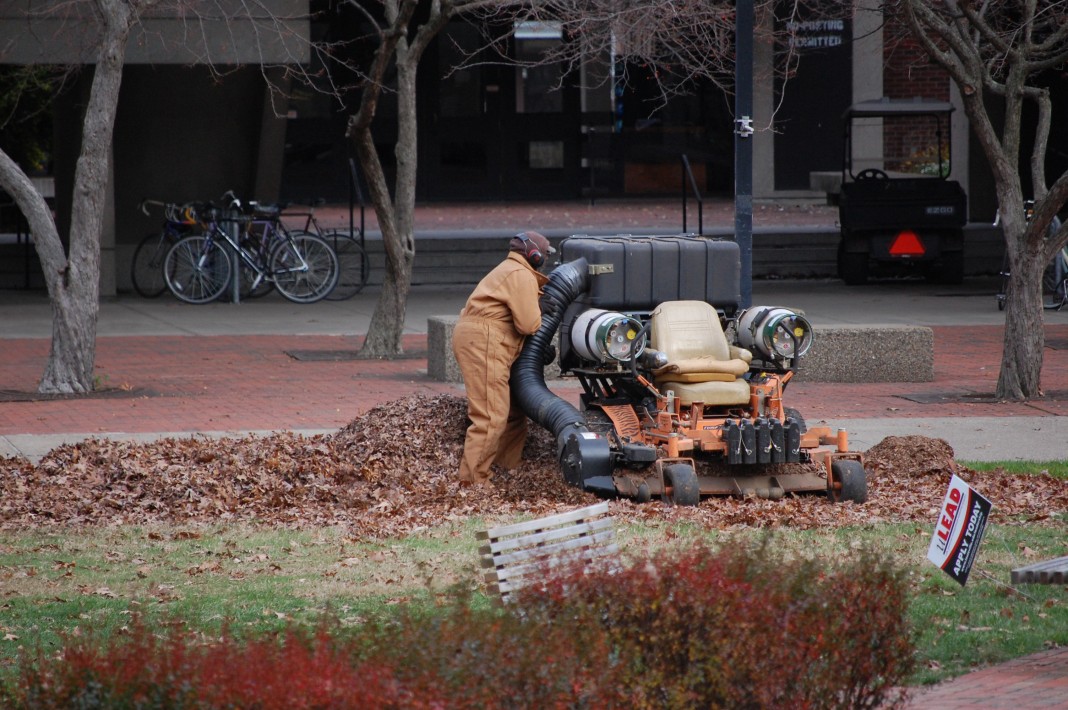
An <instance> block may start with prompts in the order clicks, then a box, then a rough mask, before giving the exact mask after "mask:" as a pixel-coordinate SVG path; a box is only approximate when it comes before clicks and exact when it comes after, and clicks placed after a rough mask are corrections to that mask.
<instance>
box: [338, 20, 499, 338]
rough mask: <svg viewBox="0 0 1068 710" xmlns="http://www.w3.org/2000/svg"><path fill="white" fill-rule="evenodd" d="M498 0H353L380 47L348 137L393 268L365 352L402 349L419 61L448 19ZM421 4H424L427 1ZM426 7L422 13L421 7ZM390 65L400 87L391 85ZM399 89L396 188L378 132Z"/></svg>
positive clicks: (411, 249)
mask: <svg viewBox="0 0 1068 710" xmlns="http://www.w3.org/2000/svg"><path fill="white" fill-rule="evenodd" d="M496 1H497V0H434V1H433V2H431V3H429V4H427V3H421V2H419V0H383V2H382V4H381V12H380V13H378V12H372V11H371V10H370V9H369V8H368V7H367V6H366V5H367V4H366V3H364V2H360V0H348V2H349V4H350V5H351V6H352V7H353V8H355V9H356V10H357V11H358V12H360V13H361V14H362V15H363V16H364V18H365V20H366V22H367V24H368V25H369V26H370V27H372V28H373V29H374V41H375V42H376V43H377V44H376V49H375V53H374V58H373V60H372V62H371V65H370V67H369V68H368V69H367V70H366V71H365V72H364V82H363V91H362V93H361V95H360V105H359V108H358V110H357V111H356V113H355V114H354V115H353V116H352V117H351V118H350V119H349V127H348V137H349V138H350V139H351V140H352V141H353V142H354V143H355V145H356V151H357V155H358V156H359V159H360V166H361V168H362V169H363V173H364V177H365V179H366V180H367V187H368V192H370V194H371V203H372V204H373V205H374V209H375V214H376V216H377V217H378V224H379V228H380V229H381V231H382V244H383V248H384V250H385V255H386V273H385V277H384V279H383V283H382V292H381V294H380V296H379V299H378V304H377V305H376V307H375V312H374V315H373V316H371V323H370V325H369V326H368V329H367V337H366V338H365V340H364V344H363V347H362V348H361V349H360V356H361V357H368V358H371V357H388V356H392V355H397V354H400V353H401V352H402V351H403V348H402V345H401V335H402V334H403V332H404V314H405V310H406V308H407V301H408V293H409V291H410V290H411V283H412V265H413V264H414V262H415V183H416V172H417V169H418V158H417V156H418V141H417V138H416V136H417V132H418V131H417V128H418V123H417V118H416V77H417V73H418V69H419V62H420V60H421V59H422V57H423V53H424V52H425V51H426V48H427V46H428V45H429V44H430V42H431V40H432V39H434V37H436V36H437V35H438V33H440V32H441V30H442V29H444V28H445V26H446V25H447V24H448V23H449V21H450V20H451V19H452V18H454V17H457V16H459V15H460V14H462V13H464V12H468V11H474V10H476V9H478V8H480V7H484V6H487V5H492V4H494V3H495V2H496ZM420 6H422V8H420ZM417 9H418V10H419V12H420V14H419V17H418V19H413V18H415V17H416V11H417ZM391 70H395V72H396V85H395V87H389V88H387V86H386V78H387V75H388V74H389V73H390V71H391ZM387 90H395V91H396V96H397V103H398V106H397V143H396V146H395V148H394V150H395V157H396V165H397V172H396V177H395V182H394V189H393V191H392V193H391V191H390V186H389V184H388V181H387V179H386V174H385V171H384V170H383V168H382V161H381V158H380V156H379V155H378V149H377V148H376V146H375V143H374V138H373V136H372V133H371V129H372V125H373V124H374V120H375V115H376V113H377V111H378V105H379V101H380V99H381V97H382V92H383V91H387Z"/></svg>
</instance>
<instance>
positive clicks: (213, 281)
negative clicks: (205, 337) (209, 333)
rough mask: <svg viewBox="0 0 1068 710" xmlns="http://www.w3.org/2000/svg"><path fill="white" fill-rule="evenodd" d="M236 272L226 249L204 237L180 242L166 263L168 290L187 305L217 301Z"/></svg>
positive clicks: (183, 239) (172, 249)
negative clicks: (232, 274) (231, 275)
mask: <svg viewBox="0 0 1068 710" xmlns="http://www.w3.org/2000/svg"><path fill="white" fill-rule="evenodd" d="M232 272H233V265H232V264H231V263H230V256H229V255H228V254H227V253H226V249H224V248H222V247H221V246H220V245H219V244H217V243H215V242H214V241H213V240H211V239H210V238H208V237H206V236H204V235H203V234H194V235H192V236H188V237H184V238H182V239H179V240H178V243H177V244H175V245H174V246H173V247H171V250H170V251H169V252H167V258H166V259H165V260H164V262H163V275H164V278H166V280H167V287H168V288H170V290H171V293H173V294H174V295H175V297H177V298H178V299H179V300H182V301H185V302H186V303H208V302H209V301H214V300H215V299H216V298H218V297H219V296H221V295H222V293H223V292H224V291H225V290H226V288H227V286H229V285H230V274H231V273H232Z"/></svg>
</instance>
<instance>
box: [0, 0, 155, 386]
mask: <svg viewBox="0 0 1068 710" xmlns="http://www.w3.org/2000/svg"><path fill="white" fill-rule="evenodd" d="M97 10H98V12H99V15H98V18H99V20H100V23H101V27H100V28H101V33H100V45H99V52H98V55H97V62H96V65H95V67H94V70H93V81H92V84H91V88H90V92H89V101H88V105H87V106H86V111H85V117H84V119H83V124H82V145H81V153H80V154H79V156H78V162H77V165H76V167H75V171H74V194H73V196H72V197H73V199H72V212H71V230H70V249H69V254H68V253H67V252H65V251H64V249H63V244H62V242H61V240H60V238H59V232H58V231H57V229H56V224H55V219H54V218H53V216H52V213H51V210H50V209H49V208H48V205H47V204H46V203H45V201H44V198H43V197H41V195H40V193H39V192H37V190H36V189H34V187H33V184H32V183H31V182H30V180H29V178H27V177H26V174H25V172H24V171H23V170H22V169H21V168H19V167H18V165H16V164H15V163H14V162H13V161H11V159H10V158H9V157H8V156H7V155H5V154H3V153H0V185H2V186H3V188H4V189H5V190H7V192H9V193H10V194H11V195H12V196H13V197H14V199H15V202H16V203H17V204H18V206H19V209H20V210H21V211H22V214H23V215H24V216H25V217H26V221H27V222H28V223H29V226H30V231H31V233H32V234H33V241H34V246H35V248H36V250H37V255H38V257H39V258H40V260H41V267H42V269H43V271H44V278H45V285H46V286H47V287H48V295H49V297H50V299H51V302H52V346H51V349H50V350H49V354H48V361H47V362H46V363H45V371H44V376H43V377H42V378H41V382H40V383H39V384H38V388H37V389H38V391H39V392H42V393H57V394H72V393H83V392H90V391H92V389H93V384H94V383H93V365H94V361H95V356H96V320H97V314H98V312H99V310H100V235H101V230H102V229H103V213H104V198H105V195H106V193H107V185H108V176H109V172H110V157H111V139H112V133H113V129H114V126H115V113H116V109H117V106H118V102H119V86H120V84H121V82H122V67H123V63H124V61H125V52H126V40H127V37H128V35H129V30H130V26H131V23H132V22H133V20H135V19H136V17H137V14H138V13H139V11H140V6H139V4H138V3H136V2H133V3H131V2H129V1H127V0H100V2H98V3H97Z"/></svg>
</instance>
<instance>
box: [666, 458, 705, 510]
mask: <svg viewBox="0 0 1068 710" xmlns="http://www.w3.org/2000/svg"><path fill="white" fill-rule="evenodd" d="M664 483H665V484H666V485H667V486H670V487H671V495H670V500H671V502H672V503H674V504H675V505H697V504H698V503H700V502H701V486H700V484H698V482H697V474H696V473H695V472H694V470H693V467H692V466H690V465H689V464H685V463H673V464H670V465H668V466H665V467H664Z"/></svg>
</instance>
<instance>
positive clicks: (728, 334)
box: [511, 236, 867, 505]
mask: <svg viewBox="0 0 1068 710" xmlns="http://www.w3.org/2000/svg"><path fill="white" fill-rule="evenodd" d="M560 254H561V264H560V265H559V266H557V267H556V268H555V269H554V270H553V272H552V273H551V274H550V275H549V283H548V284H547V285H546V286H545V288H544V290H543V294H542V297H541V309H542V326H541V328H540V329H539V330H538V332H537V333H535V334H534V335H532V336H530V337H529V338H528V339H527V342H526V344H525V345H524V347H523V351H522V353H521V354H520V356H519V358H518V360H516V363H515V365H514V366H513V369H512V380H511V382H512V396H513V398H514V399H515V401H516V402H517V403H518V404H519V406H520V407H521V408H522V409H523V411H524V412H526V414H527V416H529V417H530V418H531V419H533V420H534V421H536V422H538V423H539V424H541V425H542V426H544V427H545V428H546V429H548V430H549V431H550V432H552V433H553V435H555V436H556V441H557V452H558V455H559V460H560V467H561V470H562V473H563V475H564V478H565V479H566V480H567V482H568V483H570V484H572V485H574V486H577V487H579V488H582V489H584V490H588V491H592V492H595V493H598V494H602V495H610V496H616V495H619V496H626V497H631V498H634V499H636V500H638V501H648V500H650V499H651V498H652V497H654V496H657V497H661V498H664V499H666V500H670V501H672V502H674V503H676V504H679V505H696V504H697V503H698V502H699V501H700V497H701V496H702V495H737V496H758V497H762V498H771V499H776V498H781V497H782V496H784V495H786V494H788V493H797V492H825V493H826V494H827V495H828V496H829V497H830V499H831V500H833V501H843V500H849V501H854V502H857V503H862V502H864V500H865V499H866V497H867V474H866V472H865V470H864V465H863V457H862V455H861V454H860V453H858V452H855V451H850V450H849V440H848V435H847V434H846V432H844V431H834V432H832V431H831V430H830V428H828V427H825V426H813V427H807V426H806V424H805V420H804V418H803V417H802V415H801V414H800V413H799V412H797V411H796V410H795V409H792V408H791V407H789V406H787V405H786V403H785V399H784V391H785V389H786V386H787V384H788V383H789V382H790V379H791V378H792V377H793V376H794V373H795V372H796V371H797V367H798V363H799V361H800V360H801V358H802V357H804V355H805V354H806V353H807V352H808V350H809V348H810V347H811V345H812V339H813V332H812V326H811V325H810V324H809V322H808V321H807V320H806V319H805V317H804V315H803V314H802V313H799V312H797V311H795V310H792V309H789V308H782V307H768V306H752V307H749V308H745V309H741V308H739V304H740V301H741V296H740V288H739V278H740V277H739V274H740V270H741V269H740V253H739V249H738V245H737V244H736V243H735V242H733V241H728V240H720V239H706V238H701V237H691V236H674V237H636V236H614V237H585V236H581V237H570V238H568V239H565V240H564V241H563V243H562V244H561V249H560ZM557 333H559V349H558V350H559V354H558V358H559V365H560V370H561V373H562V374H563V375H564V376H569V377H570V376H573V377H575V378H577V379H578V382H579V383H580V384H581V386H582V394H581V395H580V397H579V406H578V407H576V406H575V405H573V404H572V403H571V402H569V401H567V400H564V399H563V398H561V397H559V396H558V395H556V394H554V393H553V392H552V391H551V390H549V388H548V387H547V386H546V384H545V376H544V365H545V362H546V360H548V359H550V358H551V357H552V356H551V353H552V352H553V350H554V348H555V346H554V345H553V341H554V339H555V338H556V336H557Z"/></svg>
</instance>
